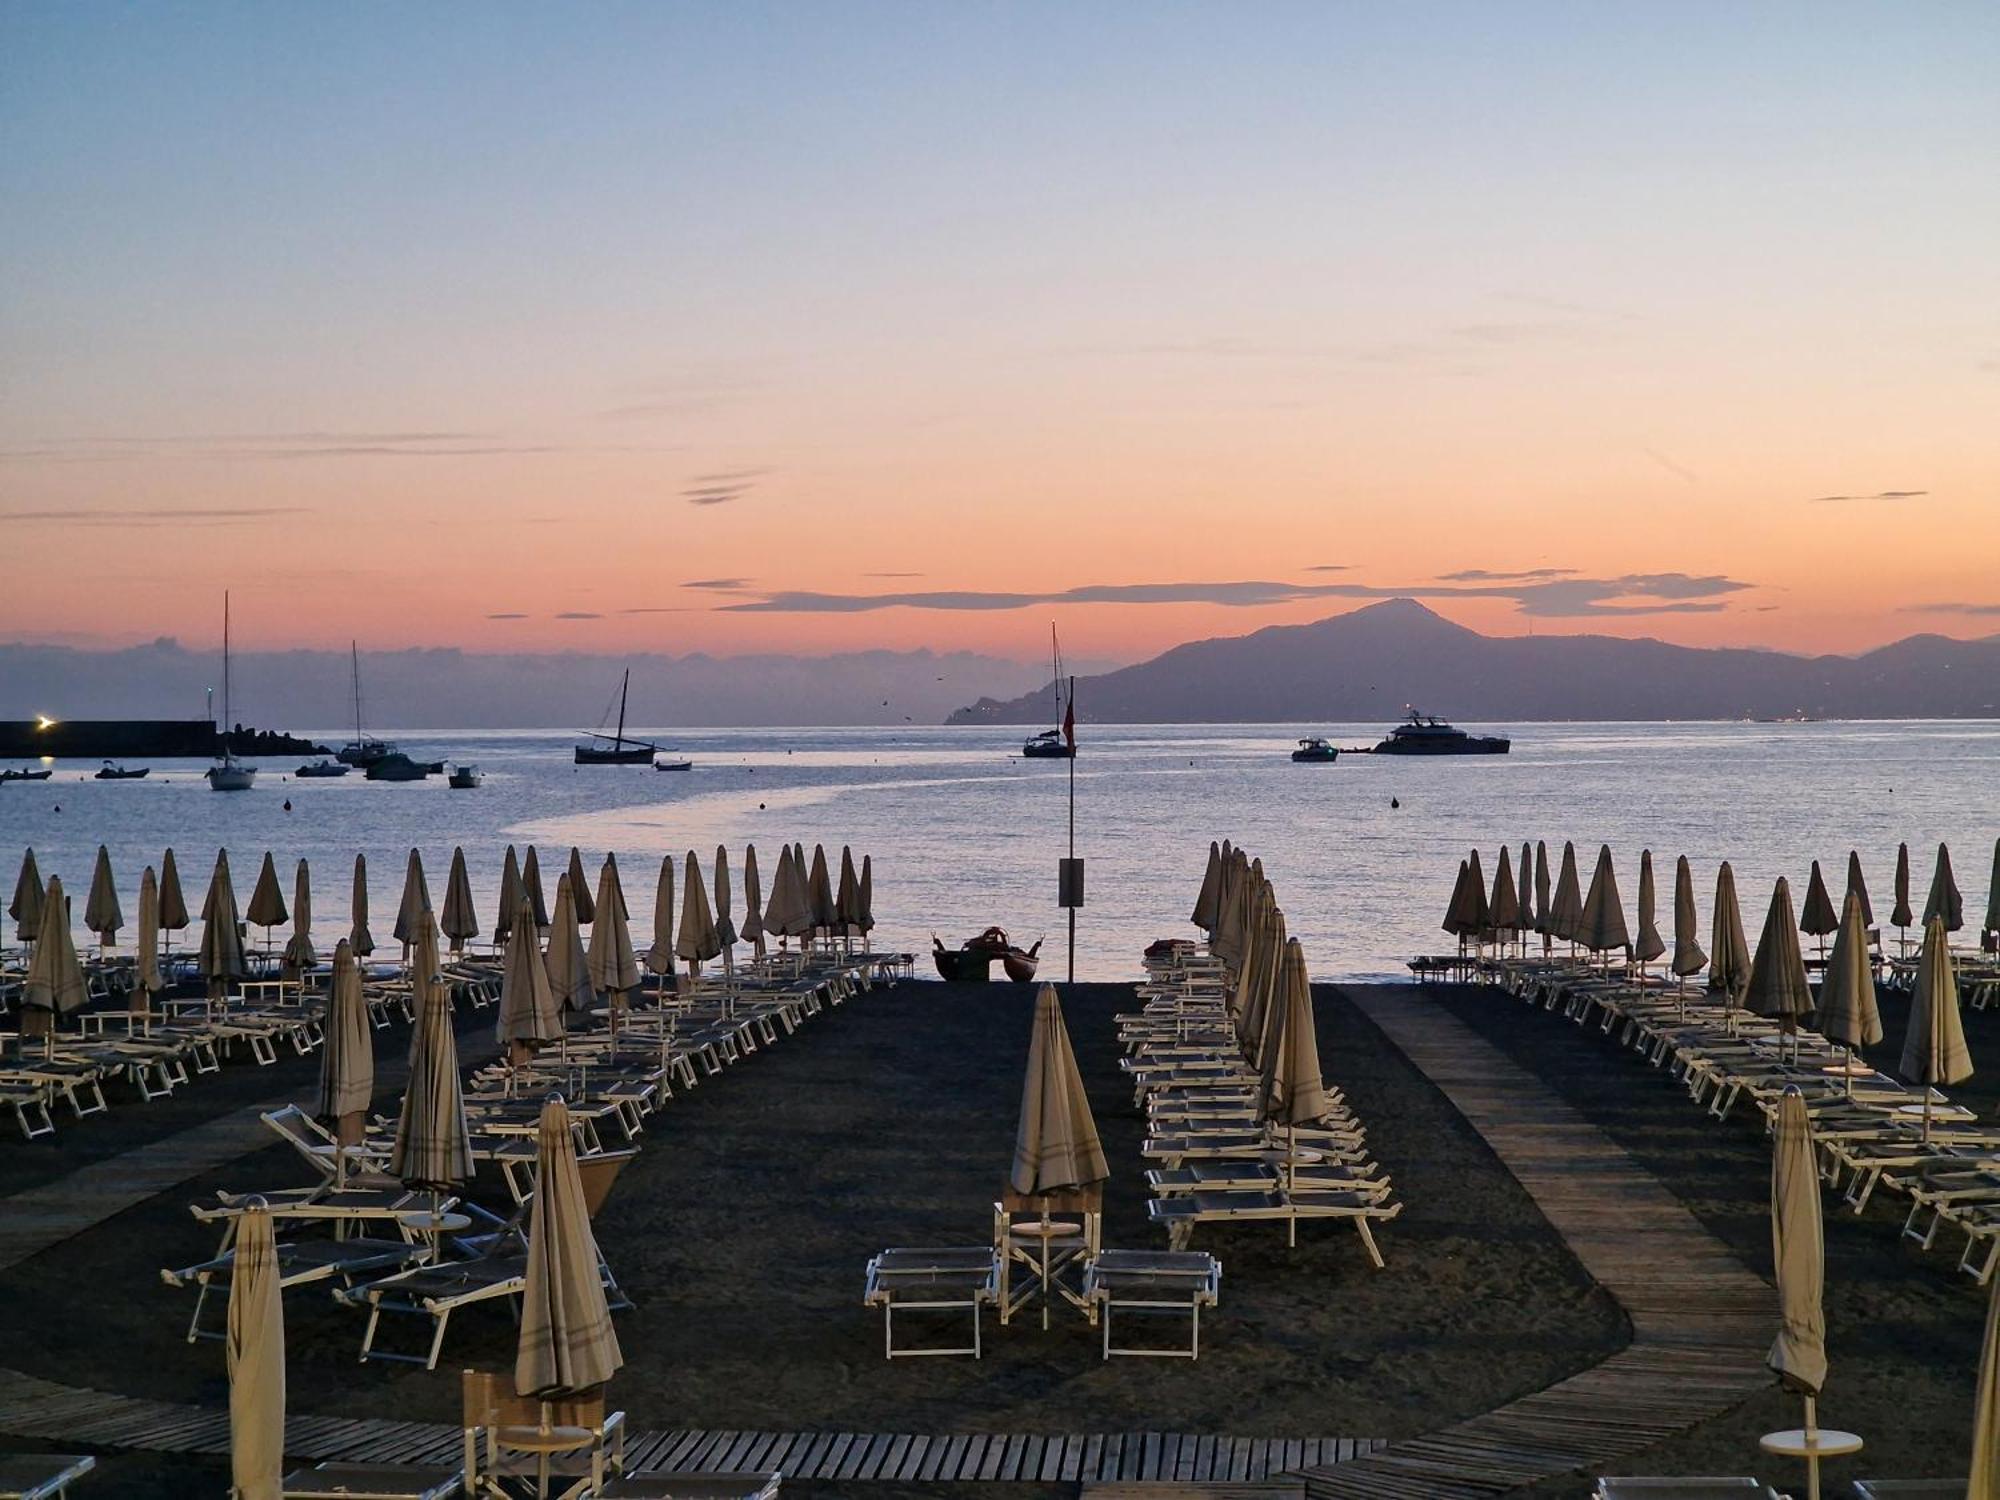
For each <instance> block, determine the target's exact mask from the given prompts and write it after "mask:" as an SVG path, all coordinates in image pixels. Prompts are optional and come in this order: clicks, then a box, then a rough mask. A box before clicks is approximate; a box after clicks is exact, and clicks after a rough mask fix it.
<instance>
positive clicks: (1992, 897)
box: [1984, 839, 2000, 932]
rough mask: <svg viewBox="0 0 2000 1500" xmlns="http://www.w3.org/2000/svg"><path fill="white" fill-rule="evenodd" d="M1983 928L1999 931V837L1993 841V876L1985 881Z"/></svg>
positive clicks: (1988, 930)
mask: <svg viewBox="0 0 2000 1500" xmlns="http://www.w3.org/2000/svg"><path fill="white" fill-rule="evenodd" d="M1984 930H1985V931H1987V932H2000V839H1995V840H1994V841H1993V878H1992V879H1991V880H1989V881H1988V882H1987V883H1986V921H1985V924H1984Z"/></svg>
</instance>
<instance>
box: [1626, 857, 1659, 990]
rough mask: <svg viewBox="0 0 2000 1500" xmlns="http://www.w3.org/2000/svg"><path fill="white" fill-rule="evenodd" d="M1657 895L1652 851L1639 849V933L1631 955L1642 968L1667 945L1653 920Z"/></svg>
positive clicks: (1633, 943) (1634, 941)
mask: <svg viewBox="0 0 2000 1500" xmlns="http://www.w3.org/2000/svg"><path fill="white" fill-rule="evenodd" d="M1656 900H1657V897H1656V896H1655V895H1654V892H1653V851H1652V850H1651V849H1642V850H1640V851H1639V935H1638V937H1637V938H1635V939H1634V940H1633V942H1632V957H1634V958H1635V959H1637V960H1638V961H1639V967H1640V968H1642V969H1643V968H1644V967H1645V966H1646V965H1647V964H1649V963H1651V962H1652V961H1653V960H1654V959H1656V958H1658V957H1659V956H1660V955H1661V954H1662V953H1665V952H1666V951H1667V945H1666V942H1665V940H1664V939H1662V938H1661V936H1660V928H1659V924H1658V923H1657V922H1656V921H1655V920H1654V911H1653V909H1654V904H1655V901H1656Z"/></svg>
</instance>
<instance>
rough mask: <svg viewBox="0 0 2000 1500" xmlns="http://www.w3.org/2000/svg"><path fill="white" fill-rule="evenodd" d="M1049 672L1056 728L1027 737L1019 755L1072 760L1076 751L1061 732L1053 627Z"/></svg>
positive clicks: (1052, 630) (1057, 650)
mask: <svg viewBox="0 0 2000 1500" xmlns="http://www.w3.org/2000/svg"><path fill="white" fill-rule="evenodd" d="M1049 671H1050V673H1051V676H1050V678H1049V696H1050V698H1051V699H1052V700H1053V704H1054V711H1055V716H1056V727H1055V728H1054V729H1044V730H1043V731H1042V732H1041V733H1040V734H1031V735H1029V736H1028V738H1027V739H1026V741H1024V742H1023V743H1022V745H1021V754H1022V755H1024V756H1026V757H1027V758H1028V759H1029V760H1072V759H1074V758H1075V756H1076V749H1075V747H1074V746H1072V745H1071V744H1070V742H1069V737H1068V736H1067V735H1065V734H1064V733H1063V732H1062V717H1063V715H1062V706H1063V703H1062V680H1063V677H1062V648H1061V647H1060V646H1059V645H1057V644H1056V628H1055V626H1054V625H1051V626H1049Z"/></svg>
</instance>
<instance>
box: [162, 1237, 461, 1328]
mask: <svg viewBox="0 0 2000 1500" xmlns="http://www.w3.org/2000/svg"><path fill="white" fill-rule="evenodd" d="M429 1254H430V1247H429V1246H427V1245H424V1244H421V1243H418V1242H417V1241H415V1240H411V1239H394V1240H390V1239H375V1238H368V1237H365V1236H361V1235H356V1236H353V1237H351V1238H348V1239H335V1238H332V1237H317V1236H316V1237H312V1238H305V1239H281V1240H279V1241H278V1288H279V1290H280V1291H290V1290H291V1289H292V1288H293V1287H297V1286H307V1285H310V1284H312V1283H313V1282H318V1281H329V1280H335V1279H338V1280H339V1281H341V1282H343V1283H344V1284H346V1285H348V1286H352V1285H353V1284H354V1283H355V1282H356V1281H357V1280H359V1279H360V1278H362V1277H364V1276H380V1275H381V1274H383V1273H384V1272H386V1271H396V1270H400V1269H402V1268H403V1267H405V1266H407V1265H409V1264H410V1263H411V1262H413V1261H418V1260H423V1259H425V1258H426V1257H428V1256H429ZM235 1270H236V1252H235V1251H234V1250H226V1251H224V1252H223V1253H222V1254H220V1255H218V1256H215V1257H214V1258H213V1259H210V1260H205V1261H201V1262H198V1263H197V1264H195V1265H192V1266H184V1267H181V1268H179V1269H172V1268H167V1269H162V1270H161V1272H160V1279H161V1280H162V1281H164V1282H165V1283H166V1284H167V1285H168V1286H172V1287H190V1286H191V1287H194V1288H196V1289H197V1294H196V1296H195V1303H194V1316H193V1317H191V1318H189V1319H188V1330H187V1341H188V1342H189V1343H190V1344H192V1343H193V1342H195V1340H197V1339H219V1338H221V1337H222V1336H223V1333H224V1330H223V1329H222V1328H204V1327H203V1326H202V1322H201V1316H202V1313H203V1311H204V1310H205V1309H206V1308H207V1306H208V1302H209V1294H210V1293H211V1292H217V1291H220V1292H221V1293H222V1294H223V1300H224V1301H225V1302H226V1301H227V1291H228V1287H229V1284H230V1281H231V1278H232V1277H233V1276H234V1274H235Z"/></svg>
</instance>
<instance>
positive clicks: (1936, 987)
mask: <svg viewBox="0 0 2000 1500" xmlns="http://www.w3.org/2000/svg"><path fill="white" fill-rule="evenodd" d="M1897 1071H1898V1072H1900V1073H1901V1074H1902V1075H1903V1081H1904V1082H1906V1083H1917V1084H1922V1085H1923V1086H1924V1138H1925V1139H1926V1140H1928V1139H1930V1133H1931V1095H1930V1091H1931V1090H1932V1089H1933V1088H1938V1087H1944V1088H1949V1087H1950V1086H1951V1085H1952V1084H1954V1083H1963V1082H1964V1081H1965V1080H1966V1079H1968V1078H1970V1077H1971V1076H1972V1054H1971V1053H1970V1052H1968V1051H1966V1049H1965V1029H1964V1027H1963V1026H1962V1025H1961V1024H1960V1022H1959V1015H1958V970H1957V966H1956V965H1955V964H1954V963H1953V962H1952V957H1951V941H1950V939H1949V938H1947V937H1946V936H1945V930H1944V921H1943V919H1942V918H1939V917H1933V918H1931V920H1930V921H1929V922H1927V923H1925V924H1924V951H1923V956H1922V957H1921V958H1919V959H1918V960H1917V982H1916V987H1915V988H1914V989H1912V990H1911V991H1910V1029H1909V1031H1908V1032H1906V1033H1905V1034H1904V1037H1903V1060H1902V1064H1901V1065H1900V1066H1899V1067H1898V1069H1897Z"/></svg>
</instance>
